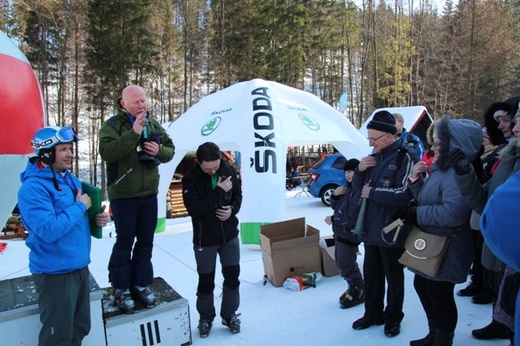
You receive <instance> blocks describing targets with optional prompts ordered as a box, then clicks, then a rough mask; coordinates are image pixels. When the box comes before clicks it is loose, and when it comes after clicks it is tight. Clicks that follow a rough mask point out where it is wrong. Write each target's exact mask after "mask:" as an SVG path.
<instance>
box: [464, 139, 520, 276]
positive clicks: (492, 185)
mask: <svg viewBox="0 0 520 346" xmlns="http://www.w3.org/2000/svg"><path fill="white" fill-rule="evenodd" d="M499 157H500V158H499V160H500V163H499V165H498V167H497V168H496V170H495V173H494V174H493V176H492V177H491V179H489V180H488V181H487V182H486V183H485V184H483V185H480V182H479V181H478V179H477V177H476V176H475V172H474V170H473V168H471V170H470V172H469V173H468V174H464V175H456V176H455V181H456V182H457V185H458V186H459V189H460V192H461V193H462V195H463V196H464V198H465V200H466V203H467V204H468V205H469V206H470V207H471V208H472V209H473V210H475V211H476V212H477V213H482V211H483V209H484V207H485V205H486V203H487V200H488V199H489V198H490V197H491V196H492V195H493V193H494V192H495V190H496V188H498V187H499V186H500V185H502V184H503V183H504V182H505V181H506V180H507V179H508V178H509V177H510V176H511V175H512V174H513V173H515V172H518V171H520V148H518V146H517V140H516V139H512V140H511V141H510V142H509V144H508V145H507V146H506V147H505V148H504V149H502V151H500V154H499ZM482 265H483V266H484V267H486V268H487V269H489V270H492V271H499V270H500V269H501V268H502V265H503V263H502V261H501V260H499V259H498V258H497V257H496V256H495V255H494V254H493V252H492V251H491V250H490V249H489V247H488V246H487V244H486V242H484V246H483V248H482Z"/></svg>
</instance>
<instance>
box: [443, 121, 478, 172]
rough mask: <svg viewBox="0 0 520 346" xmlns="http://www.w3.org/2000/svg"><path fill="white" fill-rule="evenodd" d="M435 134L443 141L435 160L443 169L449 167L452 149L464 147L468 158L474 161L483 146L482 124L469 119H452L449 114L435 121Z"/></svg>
mask: <svg viewBox="0 0 520 346" xmlns="http://www.w3.org/2000/svg"><path fill="white" fill-rule="evenodd" d="M434 136H435V137H436V138H438V139H439V140H440V141H441V147H440V149H439V157H438V158H437V161H436V162H435V163H436V165H437V166H438V167H439V168H440V169H441V170H444V169H446V168H448V165H449V160H448V157H449V153H450V151H451V149H453V148H455V147H460V148H462V149H463V150H464V153H465V154H466V159H468V161H470V162H472V161H473V160H474V159H475V158H476V157H477V155H478V154H479V152H480V149H481V147H482V127H481V126H480V124H479V123H477V122H475V121H473V120H469V119H451V115H449V114H447V115H445V116H443V117H442V119H440V120H438V121H437V122H435V130H434Z"/></svg>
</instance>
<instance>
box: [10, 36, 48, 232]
mask: <svg viewBox="0 0 520 346" xmlns="http://www.w3.org/2000/svg"><path fill="white" fill-rule="evenodd" d="M0 100H2V107H0V122H1V124H2V126H1V127H0V172H1V179H0V191H2V197H1V198H0V224H1V225H3V224H4V223H5V222H6V221H7V219H8V217H9V215H10V214H11V212H12V210H13V208H14V207H15V205H16V203H17V194H18V189H19V188H20V185H21V183H20V178H19V176H20V173H21V172H22V171H23V170H24V168H25V165H26V164H27V159H28V158H29V157H30V156H32V155H33V154H34V149H33V148H32V147H31V139H32V137H33V135H34V133H35V132H36V130H38V129H39V128H41V127H43V126H44V125H43V124H44V107H43V100H42V94H41V89H40V85H39V83H38V80H37V79H36V75H35V74H34V71H33V70H32V68H31V65H30V64H29V61H28V60H27V58H26V57H25V55H24V54H23V53H22V52H21V51H20V49H19V48H18V47H17V46H16V45H15V44H14V43H13V42H12V41H11V39H9V37H7V35H6V34H5V33H4V32H2V31H0Z"/></svg>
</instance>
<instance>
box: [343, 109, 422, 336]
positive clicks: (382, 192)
mask: <svg viewBox="0 0 520 346" xmlns="http://www.w3.org/2000/svg"><path fill="white" fill-rule="evenodd" d="M367 133H368V142H369V145H370V146H372V147H373V148H374V152H373V154H371V155H369V156H366V157H364V158H362V159H361V161H360V163H359V165H358V168H357V169H356V170H355V172H354V178H353V180H352V186H353V188H354V190H356V191H361V198H366V199H367V204H366V213H365V215H360V216H359V217H364V224H365V232H364V234H363V235H361V236H360V240H361V241H363V242H364V244H365V259H364V263H363V275H364V277H365V287H366V296H365V314H364V315H363V317H361V318H360V319H358V320H357V321H355V322H354V323H353V325H352V327H353V328H354V329H357V330H360V329H366V328H368V327H370V326H372V325H382V324H384V325H385V327H384V333H385V335H387V336H396V335H398V334H399V333H400V331H401V321H402V319H403V317H404V313H403V301H404V271H403V266H402V265H401V264H400V263H399V262H398V259H399V257H401V255H402V253H403V251H404V241H405V240H406V236H407V235H408V232H409V226H406V227H405V228H401V229H400V230H398V229H394V230H391V231H389V232H387V233H385V232H383V231H382V229H383V228H385V226H387V224H389V223H390V221H392V215H394V214H395V213H396V212H397V211H398V210H399V209H401V208H404V207H406V206H407V205H408V204H409V203H410V200H411V198H412V195H411V192H410V191H409V189H408V185H407V177H408V176H409V174H410V172H411V170H412V167H413V165H414V163H415V162H416V161H417V155H416V153H415V150H414V149H413V148H411V147H410V146H408V145H407V143H406V141H405V140H404V139H402V138H399V137H397V136H396V133H397V128H396V125H395V118H394V116H393V115H392V114H391V113H389V112H387V111H379V112H377V113H375V114H374V117H373V118H372V120H371V121H370V122H369V123H368V125H367ZM385 281H386V282H388V288H387V290H386V293H387V306H386V307H384V302H385Z"/></svg>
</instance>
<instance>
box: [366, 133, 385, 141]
mask: <svg viewBox="0 0 520 346" xmlns="http://www.w3.org/2000/svg"><path fill="white" fill-rule="evenodd" d="M387 134H388V133H383V134H382V135H381V136H379V137H377V138H367V139H368V142H369V143H375V142H376V141H377V140H378V139H379V138H382V137H384V136H386V135H387Z"/></svg>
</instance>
